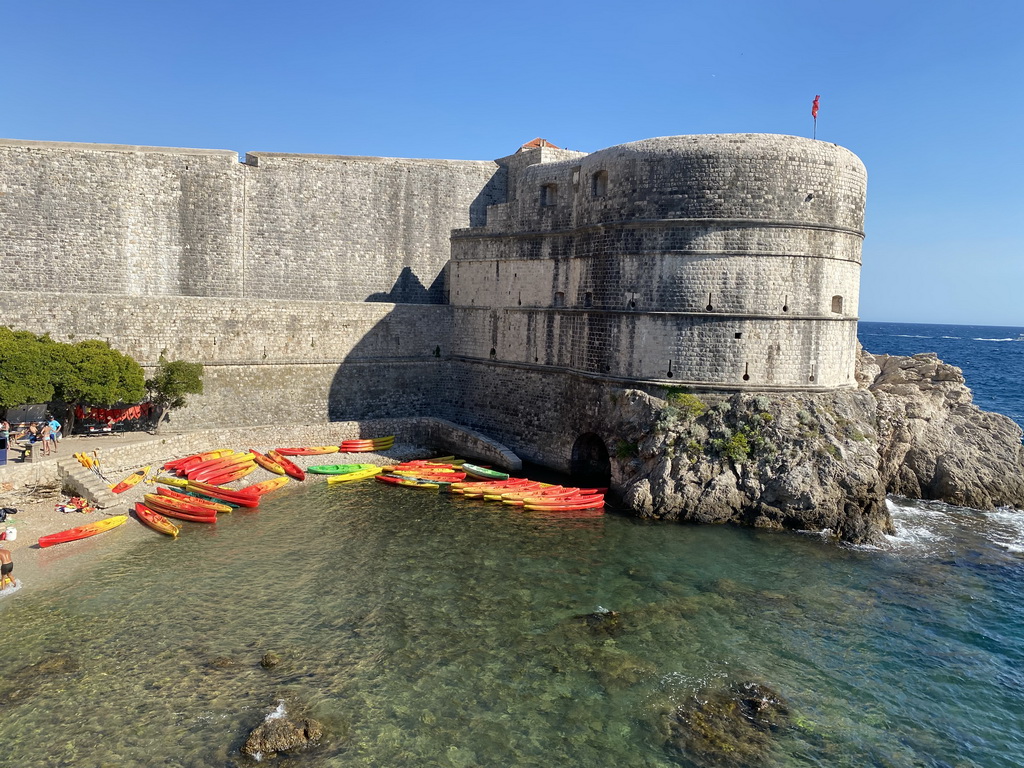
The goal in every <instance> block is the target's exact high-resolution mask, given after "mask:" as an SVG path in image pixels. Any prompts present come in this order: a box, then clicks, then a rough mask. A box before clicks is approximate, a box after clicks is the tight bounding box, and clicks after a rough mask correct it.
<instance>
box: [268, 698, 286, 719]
mask: <svg viewBox="0 0 1024 768" xmlns="http://www.w3.org/2000/svg"><path fill="white" fill-rule="evenodd" d="M287 714H288V710H287V709H285V706H284V699H281V700H280V701H278V702H277V709H275V710H274V711H273V712H271V713H270V714H269V715H267V717H266V719H267V722H270V721H271V720H280V719H281V718H282V717H284V716H285V715H287Z"/></svg>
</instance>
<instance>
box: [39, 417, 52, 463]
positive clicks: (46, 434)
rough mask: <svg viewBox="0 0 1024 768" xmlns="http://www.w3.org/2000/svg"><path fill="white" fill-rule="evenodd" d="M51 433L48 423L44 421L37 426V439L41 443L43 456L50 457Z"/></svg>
mask: <svg viewBox="0 0 1024 768" xmlns="http://www.w3.org/2000/svg"><path fill="white" fill-rule="evenodd" d="M51 432H53V429H52V428H51V427H50V425H49V423H47V422H45V421H44V422H42V423H41V424H40V425H39V439H40V440H42V441H43V455H44V456H49V455H50V443H51V442H52V441H51V440H50V433H51Z"/></svg>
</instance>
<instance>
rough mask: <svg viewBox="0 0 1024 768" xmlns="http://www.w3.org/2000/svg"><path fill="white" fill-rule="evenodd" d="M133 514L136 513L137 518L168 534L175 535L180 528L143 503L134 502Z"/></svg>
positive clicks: (155, 529)
mask: <svg viewBox="0 0 1024 768" xmlns="http://www.w3.org/2000/svg"><path fill="white" fill-rule="evenodd" d="M135 514H136V515H138V518H139V520H141V521H142V522H144V523H145V524H146V525H148V526H149V527H150V528H152V529H153V530H154V531H157V532H158V533H166V534H167V535H168V536H175V537H176V536H177V535H178V531H180V530H181V529H180V528H178V526H176V525H175V524H174V523H172V522H171V521H170V520H168V519H167V518H166V517H164V516H163V515H161V514H160V513H159V512H154V511H153V510H152V509H150V508H149V507H147V506H146V505H145V504H141V503H139V502H136V503H135Z"/></svg>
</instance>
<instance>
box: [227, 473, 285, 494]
mask: <svg viewBox="0 0 1024 768" xmlns="http://www.w3.org/2000/svg"><path fill="white" fill-rule="evenodd" d="M290 481H291V478H289V477H272V478H270V479H269V480H264V481H262V482H259V483H253V484H252V485H247V486H245V488H239V489H238V492H239V493H251V494H254V495H256V496H262V495H263V494H264V493H270V492H271V491H276V490H277V489H278V488H280V487H281V486H283V485H287V484H288V483H289V482H290Z"/></svg>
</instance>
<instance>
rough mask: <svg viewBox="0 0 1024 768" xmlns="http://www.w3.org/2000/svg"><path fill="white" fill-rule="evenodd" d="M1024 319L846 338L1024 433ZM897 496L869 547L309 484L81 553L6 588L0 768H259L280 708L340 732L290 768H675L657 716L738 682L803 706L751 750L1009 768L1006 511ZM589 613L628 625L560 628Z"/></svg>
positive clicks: (1011, 620) (1012, 620) (868, 328)
mask: <svg viewBox="0 0 1024 768" xmlns="http://www.w3.org/2000/svg"><path fill="white" fill-rule="evenodd" d="M1021 333H1024V329H1020V328H999V329H996V328H991V327H977V328H971V327H964V326H923V325H905V324H901V325H898V324H891V323H862V324H861V329H860V337H861V340H862V342H863V343H864V345H865V347H866V348H867V349H869V350H870V351H872V352H875V353H891V354H913V353H916V352H923V351H935V352H938V353H939V356H940V357H942V358H943V359H945V360H946V361H947V362H950V363H953V364H955V365H958V366H960V367H962V368H963V369H964V372H965V375H966V376H967V379H968V384H969V385H970V386H971V387H972V389H973V390H974V392H975V402H977V403H978V405H980V406H981V407H983V408H986V409H991V410H998V411H1000V412H1003V413H1006V414H1008V415H1010V416H1012V417H1014V418H1016V419H1017V421H1018V423H1024V396H1022V394H1021V391H1020V388H1019V387H1018V386H1017V381H1018V380H1019V378H1020V374H1021V372H1022V371H1024V344H1021V343H1015V342H1014V341H1013V340H1015V339H1017V338H1018V337H1019V336H1020V334H1021ZM990 339H1006V341H1000V340H990ZM890 505H891V510H892V513H893V517H894V521H895V524H896V528H897V535H896V536H894V537H891V538H890V539H889V540H888V541H886V542H885V543H884V545H883V546H882V547H879V548H873V549H870V548H849V547H837V546H835V545H832V544H830V543H826V542H824V541H822V540H821V539H820V538H819V537H817V536H813V535H794V534H773V533H766V532H760V531H751V530H738V529H732V528H720V527H706V528H700V527H688V526H679V525H673V524H648V523H641V522H638V521H634V520H630V519H628V518H625V517H620V516H617V515H608V516H606V517H604V518H602V519H599V520H581V521H559V520H557V519H550V518H542V517H531V516H527V515H524V514H522V513H519V512H514V511H510V510H508V509H507V508H504V507H498V506H494V505H490V504H485V503H483V502H470V501H466V500H464V499H456V498H452V497H448V496H432V495H426V494H425V493H424V492H420V491H406V490H402V489H395V488H385V487H383V486H380V485H379V484H376V483H366V484H363V485H360V486H356V487H328V486H326V485H323V484H318V485H315V486H311V487H306V488H295V487H292V488H289V489H286V490H284V491H281V492H279V493H278V494H276V495H273V496H271V497H269V498H267V499H266V500H265V502H264V504H263V507H262V509H261V510H260V511H259V512H258V513H254V514H246V513H238V512H236V513H233V514H232V515H231V516H228V517H226V518H223V519H222V521H221V522H220V523H218V525H217V526H216V529H210V528H209V527H206V526H198V525H189V524H185V526H186V529H187V530H186V531H185V532H184V533H183V535H182V536H181V538H180V539H179V540H178V541H173V542H172V541H168V540H166V539H164V538H163V537H160V536H158V535H157V534H153V535H152V537H151V539H150V540H145V541H142V542H140V543H139V544H138V546H133V547H131V548H129V549H128V550H127V551H121V552H115V551H113V550H115V549H120V548H119V547H112V548H111V549H110V550H108V551H107V553H106V554H105V555H104V554H102V552H103V548H102V547H101V546H98V545H99V544H100V543H101V542H102V540H101V539H100V538H96V539H92V540H91V542H92V544H91V545H89V554H88V555H84V554H82V555H79V557H82V558H85V557H91V558H95V559H94V561H93V562H91V563H90V564H88V565H86V566H85V567H83V568H82V569H81V570H76V571H75V576H76V577H77V578H76V580H75V581H73V582H68V583H63V584H57V585H54V586H52V587H47V588H41V587H37V586H33V585H30V587H31V588H25V589H23V590H21V591H20V592H19V593H17V594H14V595H11V596H10V597H6V598H4V599H2V600H0V632H2V633H0V745H2V747H0V749H2V750H3V751H2V752H0V755H2V757H0V764H4V765H8V764H9V765H12V766H19V768H20V767H23V766H25V767H27V766H47V767H48V768H49V766H75V767H76V768H77V767H79V766H118V767H119V768H120V767H121V766H148V765H154V764H160V765H166V766H189V767H190V768H193V767H194V768H199V766H203V767H208V766H236V765H251V764H252V763H251V761H248V760H246V759H245V758H243V757H241V756H240V754H239V748H240V746H241V744H242V741H243V739H244V737H245V735H246V734H247V733H248V732H249V730H251V729H252V728H253V727H254V726H256V725H257V724H258V723H259V722H260V721H261V720H262V719H263V718H264V717H266V716H267V715H269V714H270V713H272V712H274V711H275V710H277V709H278V707H279V706H280V702H281V701H282V700H283V701H284V702H285V704H284V706H285V707H286V708H291V709H292V710H293V711H294V709H295V707H296V706H297V705H296V702H302V703H304V705H305V706H307V707H308V708H309V713H310V714H311V715H312V716H314V717H316V718H318V719H320V720H321V721H323V722H324V724H325V725H326V728H327V731H328V734H329V737H328V739H327V741H326V743H325V745H324V746H323V747H322V748H321V749H319V750H318V751H316V752H314V753H311V754H309V755H304V756H297V757H294V758H288V759H275V761H274V762H272V763H269V764H273V765H280V766H286V767H288V768H291V767H292V766H316V767H317V768H319V767H320V766H380V767H382V768H383V767H385V766H387V767H389V768H390V767H391V766H394V767H396V768H403V767H404V766H410V767H411V766H416V767H417V768H419V767H420V766H454V767H460V766H461V767H465V768H469V767H471V766H487V767H488V768H494V767H497V766H501V767H505V766H509V767H511V766H516V768H519V767H520V766H523V767H526V766H537V767H538V768H539V767H541V766H543V767H544V768H549V767H550V766H559V767H560V768H561V767H562V766H568V767H574V766H579V767H580V768H594V767H595V766H615V767H616V768H619V767H620V766H627V767H631V766H637V767H641V766H642V767H643V768H648V767H651V768H654V767H662V766H664V767H665V768H668V766H673V765H679V764H680V763H677V762H674V761H673V758H672V757H670V755H669V754H668V753H667V752H666V751H665V750H664V749H663V747H662V739H661V735H660V734H661V725H660V723H661V713H662V712H664V711H665V710H667V709H669V708H670V707H672V706H674V705H676V704H679V703H684V702H687V701H690V700H692V698H693V696H694V695H695V693H696V692H698V691H700V690H701V689H702V688H704V687H705V686H707V685H716V684H721V683H724V682H725V681H734V680H736V681H742V680H757V681H760V682H763V683H766V684H768V685H770V686H772V687H773V688H775V689H776V690H778V691H779V692H780V693H781V694H782V695H783V696H784V697H786V699H787V700H788V701H789V703H790V705H791V706H792V708H793V711H794V725H793V727H792V728H791V729H790V730H788V731H787V732H785V733H782V734H780V735H779V737H778V739H777V741H776V743H775V749H774V751H773V753H772V755H771V757H770V758H768V759H766V760H765V761H763V762H759V763H758V765H764V766H786V767H788V766H822V767H824V766H828V767H830V768H831V767H832V766H839V767H841V768H842V767H846V766H849V767H851V768H853V767H854V766H857V767H860V766H885V767H886V768H890V767H891V768H897V767H900V768H902V767H903V766H906V767H907V768H910V767H911V766H913V767H914V768H918V767H920V766H935V768H946V767H950V768H953V767H955V768H963V767H965V766H972V767H974V766H978V767H979V768H1009V767H1010V766H1014V767H1015V768H1016V767H1017V766H1020V765H1024V735H1022V728H1021V723H1022V722H1024V703H1022V701H1024V698H1022V696H1021V691H1022V690H1024V673H1022V672H1021V670H1022V669H1024V515H1022V514H1021V513H1015V512H1009V511H995V512H978V511H975V510H970V509H961V508H955V507H949V506H947V505H944V504H936V503H919V502H910V501H907V500H900V499H893V500H891V501H890ZM108 535H109V536H111V537H115V536H117V535H118V532H117V531H114V532H112V533H110V534H108ZM67 546H69V547H75V546H76V545H74V544H71V545H67ZM61 554H63V553H61ZM66 557H67V558H72V557H75V553H74V552H73V551H72V550H69V551H68V554H67V555H66ZM599 607H603V608H607V609H610V610H615V611H620V612H621V613H622V615H623V620H624V624H625V631H624V632H623V633H622V634H621V635H619V636H617V637H615V638H608V637H605V636H595V635H593V634H591V633H590V632H589V631H587V630H586V629H585V628H584V627H583V626H581V624H580V622H578V621H576V620H574V617H575V616H578V615H580V614H585V613H589V612H592V611H595V610H598V608H599ZM268 651H273V652H276V653H278V654H279V655H280V656H281V657H282V659H283V661H282V663H281V664H280V665H279V666H278V667H275V668H273V669H263V668H262V667H261V666H260V663H259V662H260V659H261V657H262V656H263V654H264V653H266V652H268ZM711 764H713V763H707V762H705V763H702V764H701V765H711Z"/></svg>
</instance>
